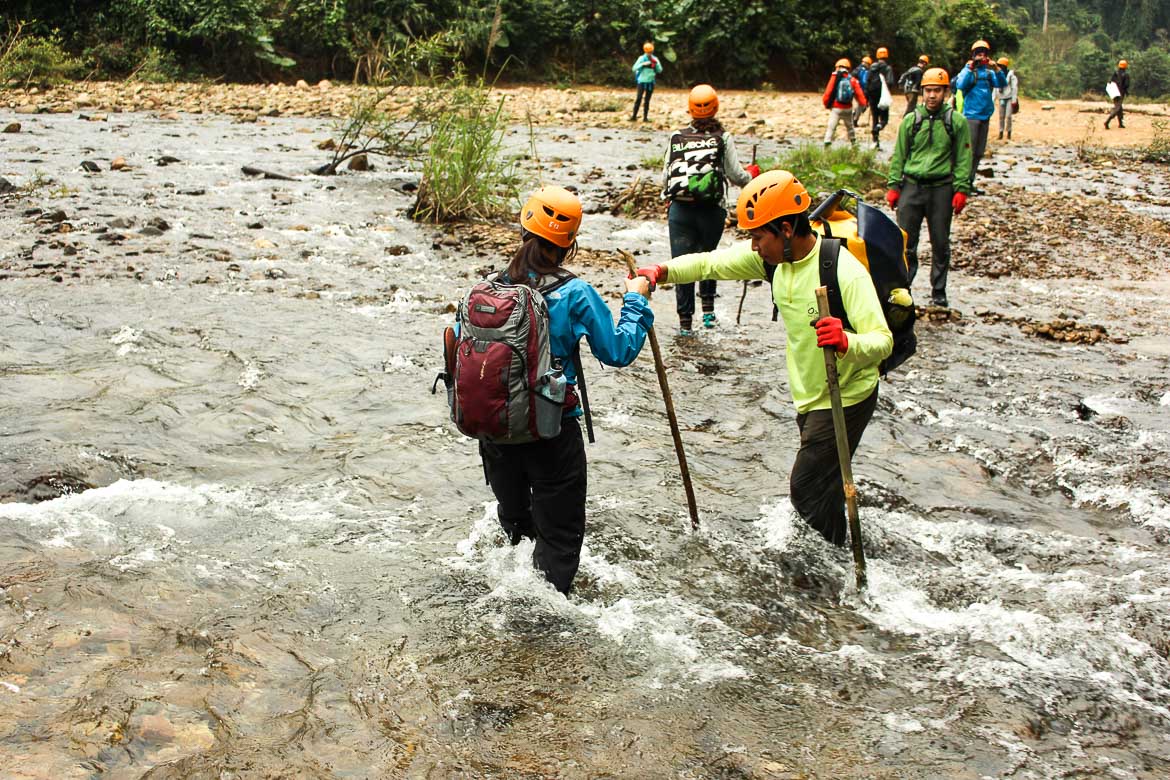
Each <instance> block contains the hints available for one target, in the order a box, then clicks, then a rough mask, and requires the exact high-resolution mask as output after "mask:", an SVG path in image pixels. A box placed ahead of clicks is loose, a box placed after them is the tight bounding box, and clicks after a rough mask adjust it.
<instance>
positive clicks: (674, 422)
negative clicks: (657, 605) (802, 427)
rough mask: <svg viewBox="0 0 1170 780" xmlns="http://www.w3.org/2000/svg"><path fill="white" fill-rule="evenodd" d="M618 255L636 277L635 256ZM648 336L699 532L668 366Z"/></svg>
mask: <svg viewBox="0 0 1170 780" xmlns="http://www.w3.org/2000/svg"><path fill="white" fill-rule="evenodd" d="M618 254H620V255H621V256H622V258H623V259H625V261H626V268H628V269H629V271H630V278H633V277H634V272H635V271H637V269H638V265H637V263H636V262H634V256H633V255H631V254H630V253H629V252H627V251H625V250H624V249H619V250H618ZM647 335H648V336H649V338H650V349H651V351H653V352H654V368H655V369H657V371H658V385H659V386H660V387H661V388H662V401H663V403H665V404H666V418H667V419H668V420H669V421H670V435H671V436H673V437H674V451H675V452H676V453H678V470H679V473H681V474H682V481H683V488H684V489H685V490H686V492H687V509H689V510H690V513H691V528H692V529H693V530H696V531H697V530H699V507H698V505H697V504H696V503H695V489H694V487H692V486H691V471H690V469H688V468H687V454H686V453H685V452H683V444H682V434H681V433H679V430H678V418H677V417H676V416H675V414H674V399H672V398H671V395H670V385H669V384H668V383H667V381H666V365H665V364H664V363H663V362H662V350H661V349H659V348H658V336H657V335H656V334H655V333H654V326H653V325H651V326H650V329H649V332H648V333H647Z"/></svg>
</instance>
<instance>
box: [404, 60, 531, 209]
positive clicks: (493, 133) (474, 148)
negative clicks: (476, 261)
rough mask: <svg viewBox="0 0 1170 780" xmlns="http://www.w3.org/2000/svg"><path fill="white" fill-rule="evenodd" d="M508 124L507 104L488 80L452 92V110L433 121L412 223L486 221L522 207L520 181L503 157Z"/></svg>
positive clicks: (468, 84)
mask: <svg viewBox="0 0 1170 780" xmlns="http://www.w3.org/2000/svg"><path fill="white" fill-rule="evenodd" d="M507 120H508V117H507V115H506V114H505V113H504V102H503V100H502V99H501V100H497V99H496V98H495V97H494V96H493V95H492V91H491V88H490V87H489V86H487V85H486V84H485V83H484V82H483V81H482V80H478V81H475V82H470V83H466V84H462V85H460V86H458V87H456V88H455V89H454V90H453V91H452V99H451V102H450V103H449V105H448V106H447V107H446V110H445V111H443V112H442V113H441V114H439V115H437V116H435V117H434V119H433V124H432V130H431V133H430V144H429V145H428V148H427V155H426V158H425V159H424V160H423V166H422V180H421V182H420V183H419V189H418V199H417V201H416V202H415V205H414V208H413V209H412V211H411V216H412V217H414V218H415V219H417V220H419V221H421V222H450V221H453V220H460V219H473V218H480V219H486V218H492V217H498V216H503V215H504V214H507V213H510V212H511V211H512V210H513V209H514V208H515V207H516V201H517V199H518V193H519V177H518V176H517V175H516V172H515V168H514V162H513V161H510V160H508V159H507V158H505V156H504V155H503V153H502V150H503V144H504V134H505V132H506V131H507Z"/></svg>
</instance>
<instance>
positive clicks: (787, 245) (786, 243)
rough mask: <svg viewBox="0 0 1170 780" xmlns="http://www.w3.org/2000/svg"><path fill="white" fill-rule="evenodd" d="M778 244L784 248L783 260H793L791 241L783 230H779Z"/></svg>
mask: <svg viewBox="0 0 1170 780" xmlns="http://www.w3.org/2000/svg"><path fill="white" fill-rule="evenodd" d="M780 245H781V246H782V247H783V248H784V252H783V256H784V262H786V263H791V262H793V261H794V260H795V258H794V257H793V256H792V241H791V240H790V239H789V238H788V236H787V235H786V234H785V233H784V231H783V230H781V231H780Z"/></svg>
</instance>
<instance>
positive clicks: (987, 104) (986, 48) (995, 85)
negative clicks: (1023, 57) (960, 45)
mask: <svg viewBox="0 0 1170 780" xmlns="http://www.w3.org/2000/svg"><path fill="white" fill-rule="evenodd" d="M1006 86H1007V80H1006V79H1005V78H1004V76H1003V73H1002V72H1001V71H1000V69H999V65H997V64H995V63H994V62H992V61H991V44H989V43H988V42H987V41H975V43H973V44H971V59H969V60H967V64H966V65H965V66H964V67H963V68H962V69H961V70H960V71H959V75H958V76H956V77H955V84H954V87H955V91H956V92H960V93H962V95H963V116H965V117H966V118H967V125H968V126H969V127H970V128H971V180H970V182H969V183H970V185H971V194H972V195H979V194H981V192H980V190H979V189H978V188H977V187H976V186H975V173H976V172H977V171H978V170H979V161H980V160H982V159H983V153H984V152H985V151H986V150H987V135H988V131H989V130H990V122H991V115H992V114H994V113H995V90H997V89H1003V88H1004V87H1006Z"/></svg>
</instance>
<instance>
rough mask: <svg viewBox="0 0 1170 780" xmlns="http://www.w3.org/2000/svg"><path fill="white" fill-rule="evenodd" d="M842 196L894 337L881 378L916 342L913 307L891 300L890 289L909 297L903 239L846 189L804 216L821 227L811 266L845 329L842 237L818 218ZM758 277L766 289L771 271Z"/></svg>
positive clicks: (887, 220) (876, 211) (849, 327)
mask: <svg viewBox="0 0 1170 780" xmlns="http://www.w3.org/2000/svg"><path fill="white" fill-rule="evenodd" d="M846 196H851V197H853V198H855V199H856V201H857V235H858V237H859V238H860V239H861V240H862V241H863V242H864V243H865V252H866V258H867V260H868V262H869V276H870V279H872V280H873V286H874V289H875V290H877V295H878V301H879V302H880V303H881V306H882V315H883V316H884V317H885V320H886V326H887V327H888V328H889V329H890V333H891V334H892V335H893V337H894V349H893V351H892V352H890V354H889V356H888V357H887V358H886V359H885V360H883V361H882V362H881V365H879V366H878V371H879V372H880V373H881V375H882V376H885V375H886V374H888V373H889V372H890V371H892V370H893V369H895V368H897V367H898V366H900V365H902V364H903V363H905V362H906V361H907V360H908V359H909V358H910V356H911V355H913V354H914V353H915V351H917V349H918V338H917V337H916V336H915V335H914V321H915V319H917V314H916V312H915V309H914V304H913V303H910V304H909V305H906V304H904V303H901V302H899V301H897V300H894V299H893V298H894V291H895V290H904V291H906V292H907V293H909V289H910V278H909V272H908V271H907V269H906V262H905V249H906V238H905V236H904V235H903V233H902V229H901V228H899V227H898V223H896V222H894V221H893V220H892V219H890V218H889V217H888V216H887V215H886V214H885V213H883V212H882V211H881V210H880V209H876V208H874V207H873V206H870V205H869V204H867V203H865V202H863V201H862V200H861V198H860V196H858V195H857V194H856V193H852V192H849V191H847V190H838V191H837V192H835V193H834V194H832V195H830V196H829V197H828V198H826V199H825V200H824V201H822V202H821V204H820V205H819V206H817V207H816V208H815V209H814V210H813V212H812V214H810V215H809V219H810V221H814V222H815V221H819V222H820V225H821V251H820V256H819V257H818V258H817V263H818V266H819V269H820V277H821V278H820V281H821V286H822V287H825V288H826V289H827V291H828V294H829V311H830V313H832V315H833V316H834V317H836V318H838V319H839V320H841V323H842V324H843V325H844V327H845V329H846V330H850V331H852V330H853V326H852V324H851V323H850V322H849V312H847V311H846V310H845V302H844V300H842V298H841V289H840V287H839V286H838V283H837V263H838V258H839V257H840V254H841V248H842V246H843V245H844V243H845V241H844V236H842V237H840V238H837V237H834V236H833V234H832V228H831V223H830V222H829V221H828V220H824V219H822V217H823V216H824V215H827V214H830V213H832V212H833V211H834V210H835V209H836V207H837V204H838V203H840V201H841V200H842V199H843V198H844V197H846ZM764 272H765V274H766V276H767V278H768V283H769V284H771V283H772V280H773V278H774V277H775V274H776V267H775V266H772V265H768V264H767V263H764ZM778 316H779V310H777V309H776V307H775V305H773V307H772V319H773V321H774V320H776V319H777V317H778Z"/></svg>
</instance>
